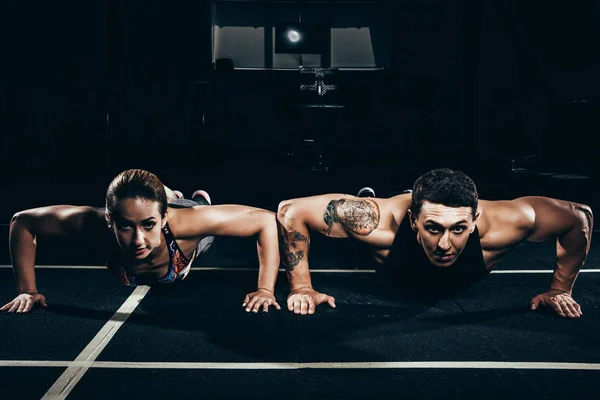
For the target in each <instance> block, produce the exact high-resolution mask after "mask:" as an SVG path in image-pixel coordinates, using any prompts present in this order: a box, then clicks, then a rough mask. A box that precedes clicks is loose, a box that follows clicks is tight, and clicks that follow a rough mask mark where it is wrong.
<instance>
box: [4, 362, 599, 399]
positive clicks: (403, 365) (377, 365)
mask: <svg viewBox="0 0 600 400" xmlns="http://www.w3.org/2000/svg"><path fill="white" fill-rule="evenodd" d="M65 366H69V368H74V369H82V368H85V370H88V369H89V368H107V369H213V370H214V369H227V370H265V369H271V370H272V369H307V368H312V369H530V370H579V371H583V370H588V371H598V370H600V363H571V362H505V361H398V362H368V361H367V362H316V363H292V362H290V363H286V362H279V363H277V362H269V363H226V362H120V361H33V360H31V361H30V360H15V361H0V367H65ZM65 372H66V371H65ZM63 375H64V374H63ZM59 380H60V378H59ZM75 383H76V382H75ZM72 386H74V384H73V385H72ZM49 393H50V391H49V392H48V393H47V394H46V396H48V394H49ZM66 394H68V393H65V396H66ZM53 398H56V397H53ZM60 398H64V397H60Z"/></svg>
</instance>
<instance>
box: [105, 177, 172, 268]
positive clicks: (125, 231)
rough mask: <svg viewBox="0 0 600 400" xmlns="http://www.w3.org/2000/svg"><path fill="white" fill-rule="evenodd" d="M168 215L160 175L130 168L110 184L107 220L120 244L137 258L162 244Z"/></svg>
mask: <svg viewBox="0 0 600 400" xmlns="http://www.w3.org/2000/svg"><path fill="white" fill-rule="evenodd" d="M166 216H167V194H166V192H165V187H164V185H163V184H162V182H161V181H160V180H159V179H158V177H157V176H156V175H154V174H152V173H150V172H148V171H144V170H140V169H130V170H126V171H123V172H121V173H120V174H119V175H117V176H116V177H115V178H114V179H113V180H112V182H111V183H110V185H108V190H107V191H106V222H107V223H108V226H109V228H110V229H111V230H113V231H114V232H115V236H116V239H117V242H118V243H119V246H121V248H122V249H123V250H125V251H127V252H131V254H132V255H133V256H134V257H135V258H140V259H141V258H145V257H147V256H148V255H149V254H150V252H152V250H153V249H155V248H157V247H158V246H160V243H161V232H160V230H161V228H162V227H163V226H164V225H165V224H166V222H167V219H166Z"/></svg>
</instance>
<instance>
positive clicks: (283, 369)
mask: <svg viewBox="0 0 600 400" xmlns="http://www.w3.org/2000/svg"><path fill="white" fill-rule="evenodd" d="M240 171H242V172H240ZM152 172H156V173H157V174H158V175H159V177H161V178H162V179H163V181H164V182H165V184H167V185H168V186H171V187H173V188H174V189H181V190H184V192H185V193H186V194H189V193H191V191H193V190H194V189H198V188H205V189H207V190H208V191H209V192H210V194H211V196H212V198H213V202H214V203H215V204H216V203H241V204H249V205H256V206H259V207H264V208H268V209H272V210H274V209H275V208H276V207H277V203H278V201H280V200H283V199H285V198H290V197H297V196H307V195H311V194H316V193H324V192H346V193H355V192H356V191H357V189H359V188H360V187H362V186H365V185H369V186H373V187H374V188H375V189H376V191H378V194H381V193H385V192H388V191H392V190H393V188H394V187H395V188H396V190H401V189H405V188H407V187H410V185H411V182H412V180H414V178H415V177H416V175H415V172H414V171H407V170H402V171H398V170H394V171H393V172H389V173H388V174H387V175H382V174H379V175H372V174H369V173H368V171H367V172H365V171H362V172H361V173H360V174H358V173H357V174H353V173H349V172H348V171H347V170H345V171H344V172H343V173H342V172H336V171H331V172H329V173H326V174H325V173H323V174H319V173H308V172H307V173H306V176H304V177H301V178H299V177H298V175H296V176H295V178H297V179H299V181H302V182H304V183H305V185H304V186H302V185H295V186H294V188H287V189H286V188H285V187H282V186H285V185H280V184H278V183H275V184H273V183H268V182H267V181H266V180H264V179H263V180H261V179H254V180H252V179H250V178H251V175H252V174H251V172H249V171H248V172H243V170H233V171H231V172H227V171H220V172H218V173H216V172H215V173H212V174H206V175H203V176H196V177H194V179H193V182H192V180H191V179H189V178H186V177H182V176H180V175H176V174H172V175H170V174H169V172H166V171H165V172H164V173H162V174H161V173H160V171H152ZM465 172H467V173H471V175H472V176H473V178H474V179H475V181H476V183H477V184H478V187H479V192H480V197H481V198H484V199H490V200H494V199H500V198H504V199H506V198H513V197H517V196H522V195H545V196H550V197H557V198H563V199H568V200H573V201H578V202H583V203H586V204H589V205H590V206H592V208H593V209H594V210H596V209H597V208H596V206H597V204H596V203H597V200H598V197H597V196H598V195H597V194H595V191H594V179H593V177H583V176H580V175H577V174H571V173H565V174H562V173H560V171H550V172H548V171H546V172H543V171H542V173H533V172H531V171H522V172H519V173H514V172H512V171H506V172H505V173H500V174H488V173H484V172H481V171H480V172H479V174H477V173H472V171H468V170H467V171H465ZM246 174H247V175H246ZM375 176H376V178H374V177H375ZM302 178H306V179H302ZM178 179H179V181H178ZM369 179H370V180H369ZM109 180H110V178H109V177H108V176H107V177H103V178H102V179H81V177H74V176H70V177H69V176H67V177H65V176H61V177H54V178H53V177H50V176H40V175H39V174H35V175H34V174H32V175H31V176H28V177H26V178H22V179H15V180H14V182H11V183H10V185H11V187H9V188H8V189H9V191H10V193H17V194H18V196H10V198H6V199H5V203H4V206H3V207H2V218H3V221H8V220H9V219H10V216H11V215H12V214H13V213H14V212H16V211H18V210H21V209H25V208H29V207H34V206H41V205H47V204H58V203H66V204H90V205H102V201H103V191H104V190H105V187H106V185H107V184H108V181H109ZM275 181H276V180H275ZM171 182H174V183H171ZM105 183H106V184H105ZM186 185H187V186H186ZM192 185H195V186H198V187H195V186H192ZM188 186H189V187H188ZM73 188H76V189H73ZM379 188H382V189H381V190H380V189H379ZM188 192H189V193H188ZM2 229H3V233H2V234H3V236H4V239H5V240H7V236H8V225H7V224H4V225H3V227H2ZM5 243H6V242H5ZM598 246H599V245H598V243H597V241H594V240H593V241H592V249H591V251H590V254H589V258H588V261H587V263H586V265H585V267H584V269H583V270H582V273H581V274H580V276H579V278H578V280H577V283H576V286H575V290H574V293H573V295H574V297H575V299H576V300H577V301H578V302H579V304H580V305H581V307H582V310H583V316H582V318H580V319H577V320H570V319H563V318H560V317H558V316H556V315H554V314H553V313H552V312H549V311H548V310H542V311H536V312H533V311H530V309H529V302H530V299H531V298H532V297H533V296H535V295H536V294H538V293H541V292H543V291H545V290H546V289H547V286H548V283H549V279H550V273H551V271H552V269H553V262H554V248H553V244H552V243H550V242H547V243H537V244H532V243H527V244H522V245H519V246H517V247H516V248H515V249H513V250H512V251H511V252H510V253H509V255H508V256H507V257H506V258H505V259H504V260H503V261H502V263H501V264H500V265H499V266H498V267H497V268H496V270H495V271H493V273H492V274H491V275H490V276H488V277H486V278H485V279H483V280H481V281H480V282H478V283H477V284H476V285H475V286H473V287H472V288H470V289H469V290H468V291H466V292H464V293H461V294H459V295H456V296H453V297H450V298H446V299H442V300H439V301H436V302H418V301H414V300H408V299H405V298H402V297H401V296H399V295H398V294H397V293H396V294H394V293H390V291H389V290H387V289H386V288H384V287H383V286H382V285H381V283H380V280H379V279H378V277H379V275H378V273H376V272H375V271H373V270H371V269H369V268H370V266H369V264H368V263H366V261H364V260H363V259H361V258H360V257H359V256H358V249H357V248H356V247H355V244H353V243H352V242H348V241H335V240H331V239H327V238H323V237H321V236H317V235H315V236H313V241H312V244H311V270H312V271H313V283H314V286H315V289H317V290H319V291H322V292H325V293H328V294H330V295H333V296H335V298H336V304H337V308H336V309H330V308H328V307H327V306H320V307H319V308H318V309H317V313H316V314H315V315H312V316H296V315H294V314H293V313H290V312H289V311H287V310H286V309H285V299H286V295H287V293H288V286H287V282H286V277H285V275H284V273H283V272H281V273H280V277H279V279H278V283H277V287H276V296H277V300H278V301H279V303H280V304H281V305H282V307H283V309H282V310H281V311H276V310H274V309H271V310H270V311H269V312H268V313H263V312H259V313H258V314H254V313H246V312H244V310H243V308H242V307H241V303H242V300H243V298H244V296H245V294H246V293H248V292H250V291H252V290H253V289H254V287H255V281H256V277H257V274H256V272H257V271H256V255H255V249H254V246H253V243H252V240H241V239H232V238H217V239H216V240H215V243H214V245H213V247H212V248H211V250H210V252H209V254H207V255H206V257H204V258H202V259H200V260H197V262H196V263H195V266H194V269H193V270H192V272H191V273H190V275H189V276H188V277H187V278H186V280H185V281H183V282H180V283H178V284H176V285H172V286H166V287H162V288H160V289H155V288H153V289H149V288H148V287H144V286H140V287H138V288H135V289H134V288H129V287H125V286H122V285H120V284H119V283H118V281H117V279H116V278H115V277H114V276H113V275H112V274H111V273H110V272H108V271H107V270H106V269H105V268H104V267H103V266H102V265H103V263H102V259H101V255H96V254H91V253H89V252H87V250H86V249H85V248H81V247H79V244H77V243H62V242H58V241H46V242H43V241H42V240H40V242H39V252H38V258H37V265H38V269H37V277H38V278H37V279H38V288H39V290H40V291H41V292H42V293H44V294H45V295H46V296H47V299H48V305H49V307H48V308H47V309H44V310H41V309H36V310H35V311H34V312H32V313H30V314H25V315H14V314H6V313H0V327H1V328H0V341H1V343H2V344H3V345H2V346H0V384H1V385H2V391H1V393H2V395H1V397H2V399H30V398H31V399H39V398H56V397H58V398H64V397H68V398H69V399H71V398H74V399H76V398H85V399H90V398H108V397H114V398H125V397H127V398H144V399H148V398H203V399H204V398H211V399H212V398H241V397H243V398H261V399H269V398H281V397H284V398H289V399H311V398H328V399H333V398H368V397H372V398H377V399H388V398H389V399H399V398H410V399H412V398H418V399H464V398H483V397H485V398H488V399H532V398H533V399H538V398H540V399H576V398H577V399H578V398H595V396H598V395H600V383H599V379H598V378H599V377H600V372H599V370H600V344H599V342H598V339H597V337H598V336H597V329H598V328H597V327H598V326H599V324H600V259H599V257H600V253H599V251H598V250H599V249H598ZM6 247H7V246H6ZM0 257H1V260H3V261H2V262H1V263H2V264H4V265H3V266H2V268H0V302H2V303H3V304H4V303H6V302H8V301H10V300H11V299H12V298H13V297H14V295H15V284H14V278H13V277H12V270H11V268H10V259H9V257H8V249H7V248H5V249H2V252H1V253H0Z"/></svg>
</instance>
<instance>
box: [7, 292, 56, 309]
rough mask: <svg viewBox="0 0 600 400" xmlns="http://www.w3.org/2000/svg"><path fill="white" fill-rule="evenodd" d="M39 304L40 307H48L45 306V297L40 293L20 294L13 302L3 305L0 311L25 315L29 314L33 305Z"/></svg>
mask: <svg viewBox="0 0 600 400" xmlns="http://www.w3.org/2000/svg"><path fill="white" fill-rule="evenodd" d="M36 303H39V304H40V305H41V306H42V307H44V308H46V307H48V305H47V304H46V297H44V295H43V294H40V293H32V294H28V293H21V294H20V295H18V296H17V297H15V299H14V300H13V301H11V302H10V303H7V304H5V305H4V306H3V307H2V308H0V311H6V310H8V312H9V313H14V312H16V313H19V314H20V313H26V312H29V311H30V310H31V309H32V308H33V306H34V304H36Z"/></svg>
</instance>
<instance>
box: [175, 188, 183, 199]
mask: <svg viewBox="0 0 600 400" xmlns="http://www.w3.org/2000/svg"><path fill="white" fill-rule="evenodd" d="M173 193H174V194H175V196H177V198H178V199H183V193H181V192H180V191H179V190H173Z"/></svg>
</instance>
